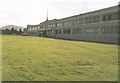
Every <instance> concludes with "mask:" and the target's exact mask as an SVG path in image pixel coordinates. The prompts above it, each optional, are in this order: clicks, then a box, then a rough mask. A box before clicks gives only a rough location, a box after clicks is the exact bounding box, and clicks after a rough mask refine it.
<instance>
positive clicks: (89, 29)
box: [24, 5, 120, 44]
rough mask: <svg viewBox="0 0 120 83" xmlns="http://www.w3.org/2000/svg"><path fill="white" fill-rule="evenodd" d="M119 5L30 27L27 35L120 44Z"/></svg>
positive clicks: (26, 30)
mask: <svg viewBox="0 0 120 83" xmlns="http://www.w3.org/2000/svg"><path fill="white" fill-rule="evenodd" d="M119 7H120V6H119V5H117V6H113V7H109V8H104V9H100V10H97V11H93V12H87V13H83V14H79V15H75V16H70V17H66V18H62V19H53V20H46V21H45V22H42V23H40V24H38V25H28V26H27V28H26V29H25V31H24V32H25V33H26V34H27V35H35V36H42V37H52V38H59V39H68V40H82V41H91V42H101V43H113V44H118V39H119V36H118V34H119V33H120V26H119V24H120V9H119Z"/></svg>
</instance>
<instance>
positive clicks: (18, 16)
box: [0, 0, 119, 27]
mask: <svg viewBox="0 0 120 83" xmlns="http://www.w3.org/2000/svg"><path fill="white" fill-rule="evenodd" d="M118 2H119V0H0V27H1V26H5V25H10V24H13V25H18V26H23V27H26V26H27V24H39V23H40V22H43V21H45V20H46V17H47V8H48V16H49V19H50V20H51V19H59V18H64V17H69V16H73V15H77V14H81V13H85V12H89V11H94V10H98V9H102V8H107V7H110V6H115V5H117V4H118Z"/></svg>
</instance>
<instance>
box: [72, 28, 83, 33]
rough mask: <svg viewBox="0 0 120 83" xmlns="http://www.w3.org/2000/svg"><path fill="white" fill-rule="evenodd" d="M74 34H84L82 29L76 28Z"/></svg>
mask: <svg viewBox="0 0 120 83" xmlns="http://www.w3.org/2000/svg"><path fill="white" fill-rule="evenodd" d="M72 33H73V34H82V29H81V28H74V29H72Z"/></svg>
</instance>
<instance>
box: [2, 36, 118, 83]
mask: <svg viewBox="0 0 120 83" xmlns="http://www.w3.org/2000/svg"><path fill="white" fill-rule="evenodd" d="M2 45H3V47H2V60H3V61H2V62H3V68H2V73H3V76H2V79H3V81H39V80H41V81H46V80H49V81H55V80H57V81H62V80H64V81H66V80H69V81H71V80H80V81H82V80H88V81H90V80H92V81H93V80H97V81H99V80H107V81H108V80H109V81H110V80H118V64H117V63H118V46H117V45H112V44H100V43H90V42H81V41H66V40H58V39H50V38H40V37H30V36H10V35H3V36H2Z"/></svg>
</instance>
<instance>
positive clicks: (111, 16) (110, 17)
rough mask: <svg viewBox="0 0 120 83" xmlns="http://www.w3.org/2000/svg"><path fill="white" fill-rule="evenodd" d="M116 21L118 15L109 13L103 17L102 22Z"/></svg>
mask: <svg viewBox="0 0 120 83" xmlns="http://www.w3.org/2000/svg"><path fill="white" fill-rule="evenodd" d="M117 19H118V13H117V12H116V13H111V14H105V15H103V21H112V20H117Z"/></svg>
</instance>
